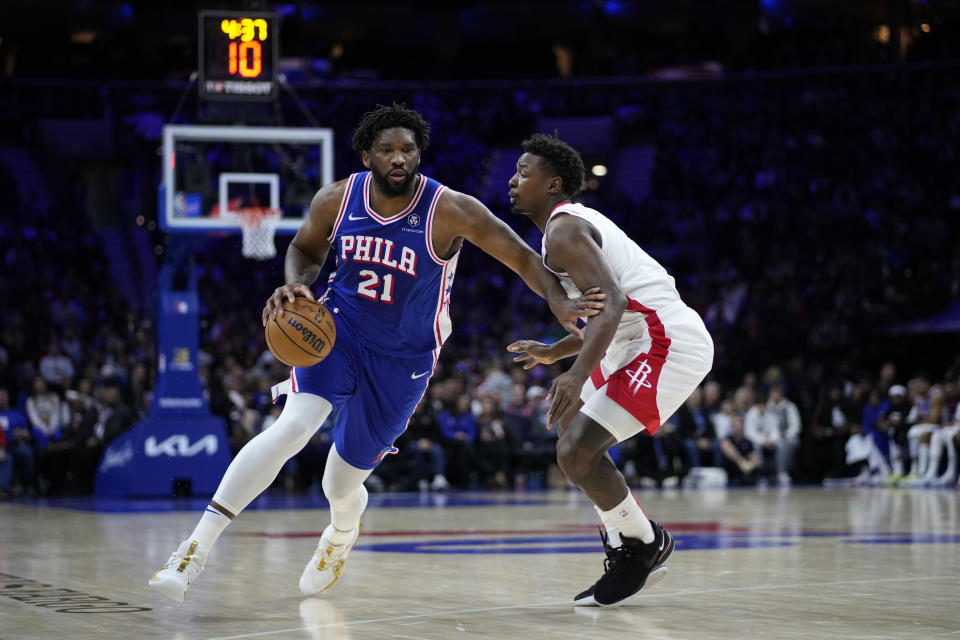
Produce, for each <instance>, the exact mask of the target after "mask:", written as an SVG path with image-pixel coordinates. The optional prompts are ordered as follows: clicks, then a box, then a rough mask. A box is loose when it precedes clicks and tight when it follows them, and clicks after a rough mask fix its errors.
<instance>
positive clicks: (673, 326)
mask: <svg viewBox="0 0 960 640" xmlns="http://www.w3.org/2000/svg"><path fill="white" fill-rule="evenodd" d="M523 150H524V153H523V155H521V156H520V159H519V161H518V162H517V172H516V174H515V175H514V176H513V178H511V179H510V202H511V204H512V205H513V209H514V211H516V212H519V213H522V214H524V215H526V216H528V217H529V218H530V219H531V220H532V221H533V222H534V223H535V224H536V225H537V226H538V227H539V228H540V230H541V231H543V233H544V235H543V248H542V258H543V264H544V266H546V267H547V269H549V270H551V271H553V272H554V273H556V274H557V275H558V276H560V282H561V284H562V285H563V287H564V289H565V290H566V291H567V295H569V296H570V297H576V296H578V295H580V294H579V292H580V291H586V290H588V289H590V288H592V287H600V289H601V290H602V291H603V292H604V293H606V294H607V297H606V300H605V301H604V302H605V304H604V308H603V310H602V311H601V312H600V313H599V314H598V315H596V316H594V317H592V318H590V319H589V323H588V324H587V327H586V329H585V330H584V331H583V337H582V339H581V338H580V337H578V336H575V335H573V334H570V335H568V336H567V337H566V338H564V339H562V340H560V341H558V342H556V343H554V344H551V345H547V344H543V343H540V342H534V341H532V340H520V341H518V342H515V343H513V344H512V345H510V346H509V347H508V350H510V351H513V352H516V353H519V354H520V355H518V356H517V357H515V358H514V360H515V361H516V362H522V363H524V368H525V369H529V368H532V367H533V366H535V365H537V364H539V363H543V364H550V363H553V362H556V361H557V360H560V359H561V358H566V357H568V356H572V355H577V359H576V360H575V361H574V363H573V365H572V366H571V367H570V369H569V370H567V372H566V373H564V374H563V375H561V376H559V377H558V378H557V379H556V380H554V382H553V387H552V389H551V391H550V394H551V396H552V402H551V405H550V411H549V413H548V420H549V424H548V427H553V426H556V427H557V428H558V429H559V438H558V441H557V461H558V462H559V464H560V468H561V469H563V472H564V473H565V474H566V475H567V477H568V478H569V479H570V480H571V481H572V482H573V483H574V484H576V485H577V486H578V487H580V489H582V490H583V492H584V493H586V494H587V496H588V497H589V498H590V499H591V500H592V501H593V503H594V505H595V508H596V510H597V513H598V514H599V515H600V518H601V520H602V521H603V523H604V526H605V529H606V532H607V535H606V536H605V540H604V546H605V549H606V554H607V560H606V562H605V564H604V566H605V571H604V574H603V576H601V578H600V579H599V580H598V581H597V582H596V583H595V584H594V585H593V586H592V587H590V588H589V589H586V590H585V591H583V592H582V593H580V594H578V595H577V596H575V598H574V602H575V603H576V604H577V605H601V606H609V605H614V604H617V603H619V602H622V601H623V600H625V599H626V598H629V597H630V596H632V595H634V594H635V593H637V592H638V591H640V589H641V588H643V586H644V585H645V584H650V585H652V584H653V583H654V582H655V581H659V580H660V579H662V578H663V577H664V576H665V574H666V570H667V568H666V566H665V564H664V563H665V562H666V560H667V557H668V556H669V555H670V553H671V552H672V551H673V546H674V542H673V537H672V536H671V535H670V534H669V533H668V532H667V531H666V530H665V529H664V528H663V527H661V526H660V525H659V524H657V523H655V522H651V521H650V520H648V519H647V516H646V515H645V514H644V512H643V510H642V509H641V508H640V505H639V503H638V502H637V501H636V499H635V498H634V497H633V495H632V494H631V492H630V489H629V487H627V483H626V481H625V480H624V477H623V474H621V473H620V471H619V470H618V469H617V467H616V466H615V465H614V463H613V461H612V460H611V458H610V456H609V455H608V454H607V449H609V448H610V447H611V446H613V445H614V444H616V443H618V442H622V441H623V440H626V439H627V438H630V437H632V436H634V435H636V434H637V433H639V432H640V431H644V430H646V431H647V432H648V433H649V434H651V435H652V434H653V433H654V432H656V430H657V429H658V428H659V427H660V425H661V423H663V422H664V421H665V420H666V419H667V418H669V417H670V415H671V414H673V412H674V411H676V410H677V408H679V407H680V405H681V404H682V403H683V402H684V401H685V400H686V399H687V397H688V396H689V395H690V393H691V392H692V391H693V390H694V389H696V388H697V385H699V384H700V382H701V381H702V380H703V378H704V377H705V376H706V375H707V373H708V372H709V371H710V367H711V366H712V363H713V341H712V340H711V339H710V335H709V334H708V333H707V330H706V328H705V327H704V325H703V321H702V320H701V319H700V316H699V315H698V314H697V313H696V312H695V311H693V310H692V309H690V308H689V307H688V306H687V305H685V304H684V303H683V301H682V300H681V299H680V295H679V294H678V293H677V289H676V287H675V286H674V281H673V278H672V277H671V276H670V275H669V274H668V273H667V272H666V270H665V269H664V268H663V267H662V266H660V264H658V263H657V261H656V260H654V259H653V258H651V257H650V256H649V255H647V254H646V253H645V252H644V251H643V250H642V249H641V248H640V247H639V246H637V244H636V243H635V242H634V241H633V240H631V239H630V238H629V237H628V236H627V235H626V234H625V233H624V232H623V231H622V230H620V228H619V227H617V225H615V224H614V223H613V222H611V221H610V220H609V219H607V218H606V217H604V216H603V215H602V214H600V213H599V212H597V211H595V210H593V209H590V208H587V207H585V206H583V205H581V204H574V203H573V202H572V201H571V199H572V198H574V197H575V196H576V195H577V193H578V192H579V191H580V186H581V183H582V180H583V172H584V170H583V161H582V160H581V158H580V154H579V153H577V151H576V150H574V149H573V148H572V147H570V146H569V145H567V144H566V143H564V142H562V141H560V140H558V139H557V138H555V137H551V136H546V135H543V134H536V135H534V136H532V137H531V138H530V139H529V140H525V141H524V142H523Z"/></svg>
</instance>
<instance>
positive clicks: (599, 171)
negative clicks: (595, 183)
mask: <svg viewBox="0 0 960 640" xmlns="http://www.w3.org/2000/svg"><path fill="white" fill-rule="evenodd" d="M590 173H592V174H593V175H595V176H597V177H598V178H602V177H603V176H605V175H607V166H606V165H604V164H595V165H593V166H592V167H590Z"/></svg>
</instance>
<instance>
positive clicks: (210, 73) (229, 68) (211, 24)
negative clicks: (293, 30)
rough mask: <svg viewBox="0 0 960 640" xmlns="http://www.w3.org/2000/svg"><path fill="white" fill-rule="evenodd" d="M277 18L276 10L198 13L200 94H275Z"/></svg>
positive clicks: (236, 96) (237, 96)
mask: <svg viewBox="0 0 960 640" xmlns="http://www.w3.org/2000/svg"><path fill="white" fill-rule="evenodd" d="M278 25H279V21H278V20H277V15H276V14H275V13H260V12H253V11H250V12H238V11H202V12H200V46H199V47H198V49H199V52H200V65H199V69H200V85H199V86H200V97H201V98H202V99H204V100H273V99H274V98H276V97H277V52H278V50H279V41H280V38H279V36H280V33H279V29H278Z"/></svg>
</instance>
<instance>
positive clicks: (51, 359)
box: [40, 338, 74, 389]
mask: <svg viewBox="0 0 960 640" xmlns="http://www.w3.org/2000/svg"><path fill="white" fill-rule="evenodd" d="M73 374H74V369H73V362H72V361H71V360H70V358H68V357H67V356H66V355H65V354H64V353H63V351H62V349H61V348H60V342H59V341H58V340H57V339H56V338H54V339H53V340H51V341H50V346H49V347H48V348H47V353H46V355H44V356H43V357H42V358H40V375H41V376H43V379H44V380H46V381H47V382H48V383H49V384H51V385H53V386H54V387H55V388H57V389H64V388H66V386H67V385H69V384H70V382H71V381H72V380H73Z"/></svg>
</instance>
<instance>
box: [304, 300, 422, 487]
mask: <svg viewBox="0 0 960 640" xmlns="http://www.w3.org/2000/svg"><path fill="white" fill-rule="evenodd" d="M338 320H339V319H338ZM346 324H347V323H346V322H342V321H339V322H338V323H337V339H336V341H335V342H334V344H333V349H332V350H331V351H330V354H329V355H328V356H327V357H326V358H324V359H323V361H322V362H320V363H319V364H315V365H314V366H312V367H294V369H293V372H292V373H291V374H290V382H291V386H292V388H293V391H294V392H305V393H312V394H315V395H318V396H320V397H321V398H324V399H325V400H326V401H327V402H329V403H330V404H332V405H333V411H334V412H338V413H337V417H336V420H335V422H334V426H333V438H334V443H335V444H336V445H337V453H339V454H340V457H341V458H343V459H344V460H346V461H347V462H348V463H350V464H351V465H353V466H354V467H357V468H359V469H373V468H374V467H376V466H377V464H379V463H380V460H381V459H382V458H383V456H385V455H387V454H390V453H396V452H397V449H396V448H395V447H394V446H393V442H394V440H396V439H397V437H399V436H400V434H401V433H403V432H404V431H405V430H406V428H407V423H408V422H409V421H410V416H411V415H413V411H414V410H415V409H416V408H417V405H418V404H419V403H420V400H421V399H422V398H423V394H424V393H426V390H427V383H428V382H429V380H430V376H431V375H432V374H433V366H434V357H433V353H426V354H421V355H418V356H413V357H410V356H402V357H398V356H392V355H385V354H383V353H379V352H376V351H372V350H370V349H368V348H367V347H365V346H364V345H363V344H362V343H361V342H360V341H359V340H357V339H356V338H355V337H354V335H353V334H352V333H351V331H350V330H349V329H348V327H347V326H346Z"/></svg>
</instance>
